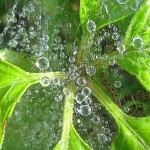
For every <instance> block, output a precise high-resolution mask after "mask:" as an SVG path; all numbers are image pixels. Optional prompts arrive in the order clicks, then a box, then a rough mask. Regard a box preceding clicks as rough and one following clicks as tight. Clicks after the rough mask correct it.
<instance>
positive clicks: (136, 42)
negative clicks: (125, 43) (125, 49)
mask: <svg viewBox="0 0 150 150" xmlns="http://www.w3.org/2000/svg"><path fill="white" fill-rule="evenodd" d="M132 44H133V47H134V48H137V49H141V48H142V47H143V44H144V43H143V40H142V39H141V38H133V43H132Z"/></svg>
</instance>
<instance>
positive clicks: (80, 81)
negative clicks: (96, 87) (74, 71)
mask: <svg viewBox="0 0 150 150" xmlns="http://www.w3.org/2000/svg"><path fill="white" fill-rule="evenodd" d="M77 84H78V85H79V86H84V85H85V84H86V80H85V78H83V77H80V78H78V79H77Z"/></svg>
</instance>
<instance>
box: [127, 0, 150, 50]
mask: <svg viewBox="0 0 150 150" xmlns="http://www.w3.org/2000/svg"><path fill="white" fill-rule="evenodd" d="M149 35H150V1H149V0H145V1H144V2H143V4H142V5H141V7H140V8H139V10H138V11H137V12H136V14H135V15H134V17H133V18H132V20H131V23H130V25H129V27H128V29H127V32H126V36H125V38H124V44H125V45H126V49H127V50H133V48H134V47H135V49H136V48H137V49H138V48H140V47H142V45H143V43H144V45H143V48H146V47H149V46H150V40H149ZM136 38H140V39H141V40H142V41H140V40H139V41H137V42H136V41H134V39H136ZM133 41H134V42H133ZM140 42H142V43H140ZM131 48H132V49H131Z"/></svg>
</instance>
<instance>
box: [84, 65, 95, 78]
mask: <svg viewBox="0 0 150 150" xmlns="http://www.w3.org/2000/svg"><path fill="white" fill-rule="evenodd" d="M86 73H87V75H89V76H92V75H94V74H95V73H96V68H95V67H94V66H88V67H87V68H86Z"/></svg>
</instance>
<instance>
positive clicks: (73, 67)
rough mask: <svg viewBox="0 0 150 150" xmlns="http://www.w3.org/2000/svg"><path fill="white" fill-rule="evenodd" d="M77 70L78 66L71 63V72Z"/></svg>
mask: <svg viewBox="0 0 150 150" xmlns="http://www.w3.org/2000/svg"><path fill="white" fill-rule="evenodd" d="M76 70H77V66H76V65H74V64H71V65H70V66H69V71H70V72H75V71H76Z"/></svg>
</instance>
